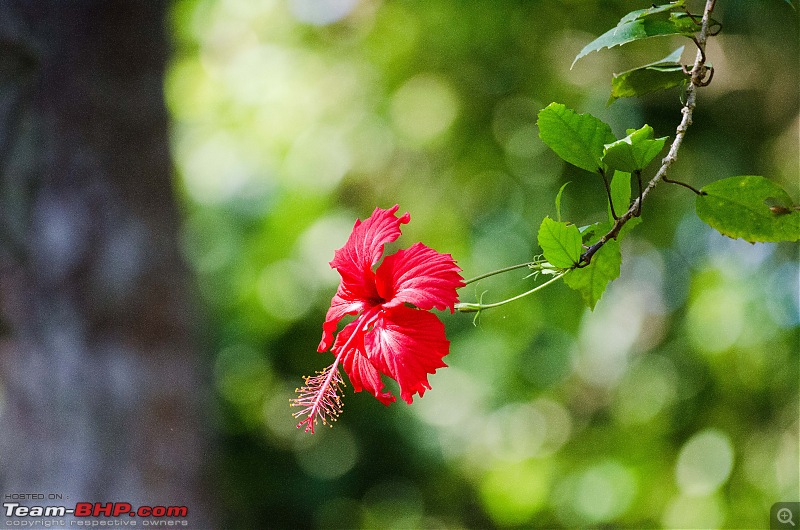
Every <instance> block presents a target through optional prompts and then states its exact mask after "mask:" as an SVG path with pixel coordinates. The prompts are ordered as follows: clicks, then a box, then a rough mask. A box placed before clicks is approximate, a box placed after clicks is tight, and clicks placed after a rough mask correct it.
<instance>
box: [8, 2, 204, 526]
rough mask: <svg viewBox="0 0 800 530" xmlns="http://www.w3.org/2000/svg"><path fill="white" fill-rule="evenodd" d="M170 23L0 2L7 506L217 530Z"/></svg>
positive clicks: (111, 10) (149, 15)
mask: <svg viewBox="0 0 800 530" xmlns="http://www.w3.org/2000/svg"><path fill="white" fill-rule="evenodd" d="M165 15H166V3H165V2H162V1H150V0H142V1H125V0H117V1H109V0H91V1H90V0H84V1H72V2H62V1H60V0H52V1H43V0H28V1H20V2H15V3H11V2H8V1H5V0H4V1H2V2H0V176H1V177H2V181H0V185H2V190H0V191H1V192H2V193H0V196H1V197H2V199H0V229H1V230H2V238H3V239H2V249H0V311H1V313H0V319H1V320H2V328H0V378H1V379H0V381H1V382H0V385H2V386H0V392H2V393H1V394H0V397H1V398H2V399H0V495H4V496H5V499H4V502H7V501H8V497H7V495H8V494H9V493H22V494H27V493H34V494H44V495H45V498H47V495H49V494H55V495H63V500H64V504H65V505H66V506H67V507H69V506H70V505H71V504H72V505H74V503H76V502H92V503H94V502H101V503H106V502H117V501H121V502H128V503H131V504H132V505H133V506H134V507H136V506H137V505H161V506H173V505H174V506H184V505H185V506H187V507H188V513H189V517H188V520H189V521H190V523H191V526H192V527H193V528H198V527H199V528H206V527H210V526H213V525H212V524H211V523H210V517H211V514H210V511H211V509H210V507H209V503H208V499H207V498H206V493H205V487H204V486H205V485H204V482H205V479H204V469H205V468H206V467H207V463H208V459H209V439H210V437H209V432H208V428H207V425H208V422H207V421H206V418H208V417H209V414H208V410H207V403H206V399H207V397H208V396H207V390H206V389H207V388H208V384H207V379H208V378H207V377H206V373H205V366H204V362H203V360H202V358H201V357H200V355H199V353H198V347H197V346H198V345H197V342H196V340H195V337H196V335H197V330H198V329H199V328H198V326H197V325H196V319H195V314H194V313H193V311H192V308H191V300H190V296H189V286H190V282H189V276H188V274H187V270H186V267H185V266H184V264H183V263H182V261H181V257H180V254H179V252H178V244H177V240H178V234H177V225H178V216H177V211H176V207H175V204H174V194H173V190H172V187H171V163H170V156H169V146H168V139H167V113H166V110H165V107H164V101H163V90H162V83H163V74H164V68H165V64H166V58H167V55H168V41H167V39H166V36H165V27H164V26H165ZM21 504H22V505H26V504H38V505H42V501H36V502H34V501H31V502H26V501H23V502H21ZM53 504H58V503H54V502H53V501H46V502H45V505H53Z"/></svg>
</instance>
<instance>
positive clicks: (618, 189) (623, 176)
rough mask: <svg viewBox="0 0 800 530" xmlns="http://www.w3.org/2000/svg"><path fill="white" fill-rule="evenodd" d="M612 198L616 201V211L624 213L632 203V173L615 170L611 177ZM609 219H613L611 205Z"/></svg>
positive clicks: (619, 213)
mask: <svg viewBox="0 0 800 530" xmlns="http://www.w3.org/2000/svg"><path fill="white" fill-rule="evenodd" d="M611 200H612V201H614V211H615V212H616V213H617V215H622V214H623V213H624V212H626V211H628V207H630V205H631V174H630V173H626V172H625V171H615V172H614V177H613V178H612V179H611ZM608 219H609V220H613V219H614V218H613V217H612V215H611V207H609V208H608Z"/></svg>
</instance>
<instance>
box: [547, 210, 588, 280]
mask: <svg viewBox="0 0 800 530" xmlns="http://www.w3.org/2000/svg"><path fill="white" fill-rule="evenodd" d="M538 239H539V246H540V247H542V253H543V254H544V258H545V259H546V260H547V261H549V262H550V263H551V264H553V265H555V266H556V267H560V268H562V269H568V268H570V267H573V266H574V265H575V264H576V263H578V261H579V260H580V259H581V251H582V250H583V247H582V246H581V233H580V232H579V231H578V227H577V226H575V225H572V224H567V223H560V222H558V221H553V220H552V219H550V218H549V217H545V218H544V219H543V220H542V224H541V226H540V227H539V237H538Z"/></svg>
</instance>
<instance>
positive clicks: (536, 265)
mask: <svg viewBox="0 0 800 530" xmlns="http://www.w3.org/2000/svg"><path fill="white" fill-rule="evenodd" d="M546 263H547V262H545V261H529V262H527V263H519V264H517V265H511V266H510V267H503V268H502V269H497V270H496V271H491V272H487V273H485V274H481V275H480V276H475V277H474V278H470V279H469V280H467V281H465V282H464V286H467V285H469V284H471V283H475V282H477V281H478V280H483V279H484V278H489V277H490V276H494V275H496V274H503V273H504V272H509V271H514V270H517V269H524V268H526V267H527V268H529V269H532V270H543V269H548V270H551V269H552V266H550V264H549V263H547V265H545V264H546Z"/></svg>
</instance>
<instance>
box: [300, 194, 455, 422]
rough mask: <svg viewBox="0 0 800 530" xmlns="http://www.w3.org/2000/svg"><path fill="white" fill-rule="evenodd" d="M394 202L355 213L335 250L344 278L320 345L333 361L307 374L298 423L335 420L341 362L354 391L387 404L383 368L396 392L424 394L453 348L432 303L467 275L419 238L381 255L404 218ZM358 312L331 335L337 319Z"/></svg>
mask: <svg viewBox="0 0 800 530" xmlns="http://www.w3.org/2000/svg"><path fill="white" fill-rule="evenodd" d="M398 208H399V207H398V206H397V205H395V206H394V207H393V208H391V209H389V210H383V209H381V208H375V211H374V212H372V215H371V216H370V217H369V218H368V219H367V220H366V221H364V222H363V223H362V222H361V221H359V220H357V221H356V224H355V226H354V227H353V232H352V233H351V234H350V237H349V238H348V240H347V243H345V245H344V246H343V247H342V248H340V249H339V250H337V251H336V253H335V255H334V258H333V261H331V267H333V268H335V269H336V270H337V271H339V275H340V276H341V277H342V282H341V283H340V284H339V289H338V290H337V292H336V295H335V296H334V297H333V300H331V307H330V309H328V314H327V315H326V317H325V323H324V324H323V325H322V340H321V341H320V343H319V348H318V351H320V352H324V351H326V350H328V349H329V348H331V346H333V349H332V350H331V351H332V353H333V354H334V355H335V356H336V358H335V360H334V361H333V364H332V365H331V366H329V367H328V368H326V369H325V370H323V371H321V372H318V374H317V375H316V376H314V377H307V378H306V381H305V382H306V384H305V386H304V387H303V388H301V389H298V390H297V392H298V394H299V397H297V398H295V399H293V400H292V405H293V406H299V407H303V408H302V410H300V411H298V412H296V413H295V414H294V416H295V417H296V418H298V417H300V416H305V419H303V420H302V421H301V422H300V423H299V424H298V425H297V426H298V427H300V426H302V425H304V424H305V426H306V427H305V430H306V431H311V432H312V433H313V432H314V425H315V423H316V422H317V420H318V419H319V420H322V423H323V424H327V423H328V421H332V420H335V419H336V417H337V416H338V415H339V413H340V412H341V408H342V402H341V398H340V397H339V389H340V386H341V385H342V384H343V381H342V377H341V375H340V374H339V368H338V367H339V364H341V365H342V367H343V368H344V371H345V372H346V373H347V375H348V377H349V378H350V382H351V383H352V385H353V388H354V389H355V391H356V392H360V391H361V390H362V389H364V390H367V391H368V392H370V393H371V394H372V395H374V396H375V397H376V398H378V400H379V401H380V402H381V403H383V404H384V405H388V404H389V403H391V402H393V401H395V396H393V395H392V394H390V393H389V392H385V391H384V387H383V381H382V380H381V374H383V375H386V376H389V377H391V378H392V379H394V380H395V381H397V383H398V384H399V386H400V397H401V398H402V399H403V400H404V401H406V402H407V403H411V402H412V401H413V398H414V394H419V395H420V396H422V395H423V394H424V393H425V390H426V389H430V385H429V384H428V374H432V373H434V372H436V369H437V368H442V367H445V366H447V365H446V364H445V363H444V361H442V358H443V357H444V356H445V355H447V354H448V352H449V350H450V342H449V341H448V340H447V338H445V333H444V324H442V322H441V321H440V320H439V318H438V317H436V315H434V314H433V313H430V312H429V311H430V310H431V309H434V308H436V309H439V310H444V309H449V310H450V312H451V313H452V312H453V306H454V305H455V304H456V302H458V294H457V293H456V289H458V288H459V287H463V286H464V281H463V279H462V278H461V275H460V274H459V272H460V271H461V269H460V268H459V267H458V266H457V265H456V263H455V261H454V260H453V258H452V256H451V255H450V254H440V253H439V252H436V251H435V250H433V249H432V248H429V247H427V246H425V245H423V244H422V243H415V244H414V245H412V246H411V247H410V248H407V249H405V250H399V251H397V252H396V253H394V254H392V255H391V256H386V257H385V258H383V262H381V264H380V265H379V266H378V267H377V269H376V268H375V266H376V265H377V264H378V262H379V261H380V259H381V257H382V256H383V247H384V244H386V243H391V242H392V241H395V240H396V239H397V238H398V237H399V236H400V225H401V224H405V223H408V221H409V219H410V216H409V215H408V213H406V214H404V215H403V216H402V217H397V216H396V215H395V212H397V209H398ZM345 315H357V317H356V318H355V320H353V321H352V322H350V323H349V324H347V325H346V326H345V327H344V328H342V330H341V331H339V333H338V335H336V338H335V339H334V334H335V332H336V329H337V326H338V323H339V321H340V320H341V319H342V317H344V316H345Z"/></svg>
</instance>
